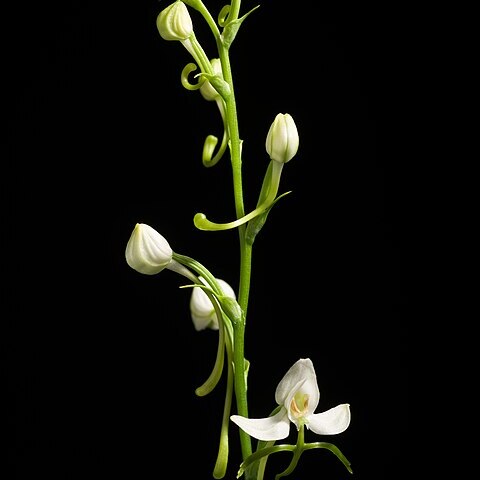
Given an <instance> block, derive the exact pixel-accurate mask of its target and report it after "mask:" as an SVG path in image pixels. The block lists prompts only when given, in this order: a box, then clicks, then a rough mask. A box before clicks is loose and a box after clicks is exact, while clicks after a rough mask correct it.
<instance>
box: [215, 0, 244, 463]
mask: <svg viewBox="0 0 480 480" xmlns="http://www.w3.org/2000/svg"><path fill="white" fill-rule="evenodd" d="M239 8H240V1H235V0H234V1H233V2H232V10H233V11H231V12H230V15H232V14H233V15H234V16H235V15H236V16H238V10H239ZM235 18H236V17H235ZM217 47H218V53H219V57H220V61H221V64H222V72H223V78H224V80H225V81H226V82H227V83H228V84H229V86H230V95H228V97H227V99H226V102H225V103H226V122H227V125H228V135H229V144H230V160H231V164H232V179H233V195H234V200H235V213H236V216H237V218H241V217H243V216H244V215H245V207H244V202H243V186H242V158H241V141H240V133H239V128H238V117H237V106H236V101H235V90H234V86H233V79H232V70H231V66H230V58H229V55H228V49H227V48H226V47H225V46H224V45H223V44H222V41H221V38H217ZM245 229H246V227H245V225H241V226H240V227H239V228H238V234H239V243H240V272H239V277H240V278H239V291H238V303H239V305H240V307H241V308H242V310H243V312H244V321H243V322H239V323H237V324H236V325H234V358H233V361H234V365H235V368H234V375H235V381H234V383H235V397H236V404H237V413H238V414H239V415H241V416H244V417H248V402H247V379H246V375H245V350H244V342H245V318H246V312H247V306H248V296H249V291H250V278H251V260H252V252H251V245H248V244H247V242H246V241H245ZM239 435H240V445H241V450H242V459H245V458H247V457H249V456H250V455H251V453H252V442H251V439H250V436H249V435H247V434H246V433H245V432H244V431H243V430H242V429H240V430H239Z"/></svg>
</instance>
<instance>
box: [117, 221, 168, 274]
mask: <svg viewBox="0 0 480 480" xmlns="http://www.w3.org/2000/svg"><path fill="white" fill-rule="evenodd" d="M172 254H173V252H172V249H171V248H170V245H169V244H168V242H167V240H165V238H164V237H163V236H162V235H160V234H159V233H158V232H157V231H156V230H155V229H153V228H152V227H150V226H149V225H147V224H145V223H137V224H136V225H135V228H134V229H133V232H132V234H131V235H130V239H129V240H128V243H127V247H126V249H125V258H126V260H127V263H128V265H129V266H130V267H132V268H133V269H134V270H136V271H137V272H140V273H144V274H145V275H155V274H156V273H159V272H161V271H162V270H163V269H164V268H166V267H167V266H168V265H169V263H170V262H171V261H172Z"/></svg>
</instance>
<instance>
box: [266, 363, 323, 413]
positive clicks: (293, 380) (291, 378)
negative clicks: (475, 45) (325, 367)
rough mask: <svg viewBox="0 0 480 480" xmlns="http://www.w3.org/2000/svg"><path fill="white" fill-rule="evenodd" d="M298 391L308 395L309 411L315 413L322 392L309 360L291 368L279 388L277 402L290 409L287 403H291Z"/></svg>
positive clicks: (276, 395)
mask: <svg viewBox="0 0 480 480" xmlns="http://www.w3.org/2000/svg"><path fill="white" fill-rule="evenodd" d="M298 389H301V392H302V393H306V394H308V396H309V400H308V411H309V413H311V412H314V411H315V409H316V408H317V405H318V401H319V399H320V391H319V390H318V384H317V376H316V375H315V369H314V368H313V363H312V361H311V360H310V359H309V358H301V359H300V360H297V361H296V362H295V363H294V364H293V365H292V366H291V367H290V369H289V370H288V372H287V373H286V374H285V376H284V377H283V378H282V380H281V381H280V383H279V384H278V386H277V390H276V391H275V400H276V402H277V403H278V404H279V405H284V406H285V407H286V408H290V405H286V404H285V402H287V401H290V400H291V398H292V396H293V395H295V393H296V391H297V390H298Z"/></svg>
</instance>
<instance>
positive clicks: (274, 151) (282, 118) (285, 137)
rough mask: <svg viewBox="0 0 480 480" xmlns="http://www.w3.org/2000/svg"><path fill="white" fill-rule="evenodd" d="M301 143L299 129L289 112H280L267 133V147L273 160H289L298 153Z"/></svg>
mask: <svg viewBox="0 0 480 480" xmlns="http://www.w3.org/2000/svg"><path fill="white" fill-rule="evenodd" d="M298 145H299V138H298V130H297V126H296V125H295V122H294V121H293V118H292V116H291V115H289V114H288V113H285V114H284V113H279V114H278V115H277V116H276V117H275V120H274V121H273V123H272V125H271V126H270V129H269V131H268V134H267V140H266V141H265V147H266V149H267V152H268V154H269V155H270V158H271V159H272V160H276V161H277V162H280V163H287V162H289V161H290V160H291V159H292V158H293V157H294V156H295V154H296V153H297V151H298Z"/></svg>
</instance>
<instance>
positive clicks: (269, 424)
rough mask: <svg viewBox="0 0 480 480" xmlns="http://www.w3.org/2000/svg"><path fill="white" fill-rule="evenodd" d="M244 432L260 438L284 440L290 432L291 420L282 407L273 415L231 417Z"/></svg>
mask: <svg viewBox="0 0 480 480" xmlns="http://www.w3.org/2000/svg"><path fill="white" fill-rule="evenodd" d="M230 420H232V422H233V423H236V424H237V425H238V426H239V427H240V428H241V429H242V430H243V431H244V432H246V433H248V435H250V436H251V437H254V438H256V439H258V440H265V441H271V440H282V439H283V438H287V437H288V434H289V433H290V421H289V420H288V416H287V411H286V410H285V409H284V408H282V409H280V411H279V412H278V413H277V414H275V415H274V416H273V417H267V418H245V417H241V416H240V415H232V416H231V417H230Z"/></svg>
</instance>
